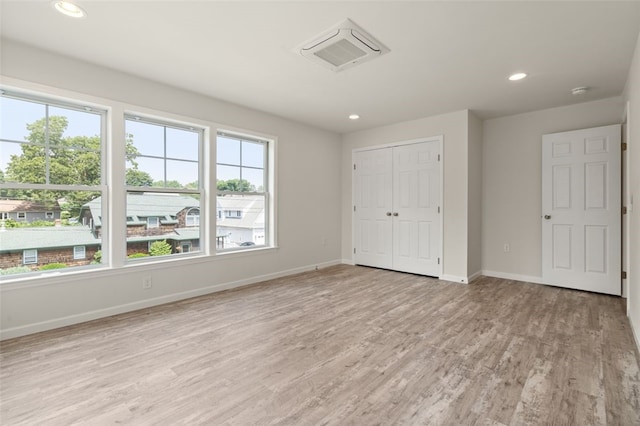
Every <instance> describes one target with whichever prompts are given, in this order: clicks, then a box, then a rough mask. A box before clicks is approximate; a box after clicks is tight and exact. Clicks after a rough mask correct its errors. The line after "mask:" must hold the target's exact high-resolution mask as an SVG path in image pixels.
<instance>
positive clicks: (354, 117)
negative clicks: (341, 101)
mask: <svg viewBox="0 0 640 426" xmlns="http://www.w3.org/2000/svg"><path fill="white" fill-rule="evenodd" d="M358 118H360V116H359V115H358V114H351V115H350V116H349V120H357V119H358Z"/></svg>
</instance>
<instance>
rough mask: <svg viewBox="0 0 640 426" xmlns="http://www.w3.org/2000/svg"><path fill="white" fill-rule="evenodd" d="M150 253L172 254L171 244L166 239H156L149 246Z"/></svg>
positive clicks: (156, 254)
mask: <svg viewBox="0 0 640 426" xmlns="http://www.w3.org/2000/svg"><path fill="white" fill-rule="evenodd" d="M149 254H150V255H151V256H164V255H166V254H171V244H169V243H168V242H167V241H166V240H162V241H154V242H152V243H151V246H150V247H149Z"/></svg>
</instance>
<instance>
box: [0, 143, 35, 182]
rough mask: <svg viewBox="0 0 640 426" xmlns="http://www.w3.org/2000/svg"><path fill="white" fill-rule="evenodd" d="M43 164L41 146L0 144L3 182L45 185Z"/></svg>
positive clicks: (0, 164)
mask: <svg viewBox="0 0 640 426" xmlns="http://www.w3.org/2000/svg"><path fill="white" fill-rule="evenodd" d="M45 163H46V160H45V155H44V148H43V147H42V146H37V145H36V146H34V145H23V144H18V143H11V142H0V167H1V168H2V171H3V172H4V179H5V182H18V183H45V178H46V174H45V170H46V169H45Z"/></svg>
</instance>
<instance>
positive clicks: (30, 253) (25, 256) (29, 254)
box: [22, 249, 38, 265]
mask: <svg viewBox="0 0 640 426" xmlns="http://www.w3.org/2000/svg"><path fill="white" fill-rule="evenodd" d="M31 259H33V260H31ZM27 260H29V261H27ZM22 264H23V265H37V264H38V249H27V250H22Z"/></svg>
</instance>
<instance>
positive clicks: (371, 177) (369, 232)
mask: <svg viewBox="0 0 640 426" xmlns="http://www.w3.org/2000/svg"><path fill="white" fill-rule="evenodd" d="M353 160H354V167H355V170H354V175H353V176H354V186H353V192H354V210H355V211H354V221H353V223H354V255H353V257H354V262H355V263H356V264H358V265H367V266H376V267H379V268H386V269H392V268H393V258H392V240H391V235H392V216H391V214H392V210H393V206H392V202H393V198H392V194H391V191H392V179H393V175H392V167H393V156H392V151H391V149H375V150H371V151H360V152H356V153H354V156H353Z"/></svg>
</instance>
